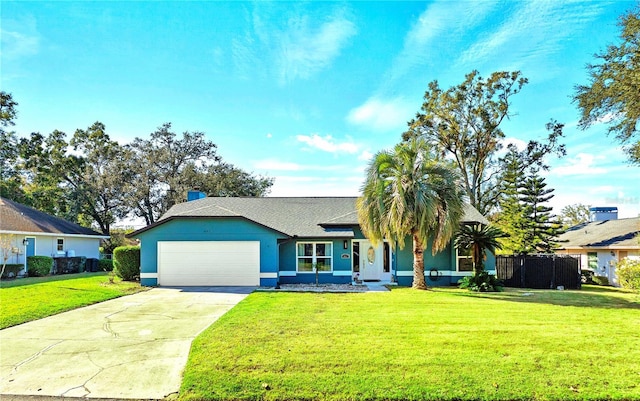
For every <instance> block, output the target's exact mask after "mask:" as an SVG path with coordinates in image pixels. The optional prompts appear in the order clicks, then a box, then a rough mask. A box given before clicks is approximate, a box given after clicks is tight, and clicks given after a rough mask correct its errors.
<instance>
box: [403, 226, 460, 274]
mask: <svg viewBox="0 0 640 401" xmlns="http://www.w3.org/2000/svg"><path fill="white" fill-rule="evenodd" d="M431 249H432V248H431V242H429V243H428V244H427V246H426V248H425V250H424V273H425V279H426V281H427V285H428V286H448V285H450V277H451V273H452V270H455V252H454V256H453V261H454V264H453V265H452V264H451V260H452V256H451V254H452V249H453V247H452V246H451V245H449V246H448V247H446V248H445V249H444V250H442V251H441V252H438V253H437V254H435V255H432V254H431ZM396 252H397V273H396V274H397V280H398V284H399V285H406V286H410V285H411V284H412V283H413V240H412V239H411V238H410V237H408V238H406V239H405V244H404V249H400V248H397V249H396ZM432 269H435V270H434V271H433V273H432V272H431V270H432Z"/></svg>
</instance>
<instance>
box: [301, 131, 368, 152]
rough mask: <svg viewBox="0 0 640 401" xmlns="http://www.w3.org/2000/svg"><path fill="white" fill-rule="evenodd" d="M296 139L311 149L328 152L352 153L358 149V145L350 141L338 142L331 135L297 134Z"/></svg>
mask: <svg viewBox="0 0 640 401" xmlns="http://www.w3.org/2000/svg"><path fill="white" fill-rule="evenodd" d="M296 140H297V141H298V142H302V143H304V144H306V145H307V146H309V147H310V148H311V149H317V150H322V151H325V152H329V153H349V154H353V153H357V152H358V150H359V146H358V145H356V144H355V143H353V142H352V141H344V142H338V141H336V140H335V139H334V138H333V137H332V136H331V135H325V136H320V135H318V134H313V135H297V136H296Z"/></svg>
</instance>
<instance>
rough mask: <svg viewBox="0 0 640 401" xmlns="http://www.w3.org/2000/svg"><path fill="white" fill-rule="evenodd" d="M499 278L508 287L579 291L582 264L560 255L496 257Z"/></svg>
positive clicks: (574, 259)
mask: <svg viewBox="0 0 640 401" xmlns="http://www.w3.org/2000/svg"><path fill="white" fill-rule="evenodd" d="M496 275H497V276H498V278H499V279H500V280H502V281H503V282H504V285H505V287H516V288H536V289H549V288H554V289H555V288H557V287H559V286H563V287H564V288H565V289H580V285H581V281H580V265H579V260H578V259H576V258H573V257H570V256H564V255H563V256H560V255H524V256H497V257H496Z"/></svg>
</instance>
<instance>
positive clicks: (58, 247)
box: [56, 238, 64, 252]
mask: <svg viewBox="0 0 640 401" xmlns="http://www.w3.org/2000/svg"><path fill="white" fill-rule="evenodd" d="M56 250H57V251H58V252H64V238H58V241H57V244H56Z"/></svg>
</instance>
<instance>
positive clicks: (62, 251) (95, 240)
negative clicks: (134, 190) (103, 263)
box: [0, 198, 109, 264]
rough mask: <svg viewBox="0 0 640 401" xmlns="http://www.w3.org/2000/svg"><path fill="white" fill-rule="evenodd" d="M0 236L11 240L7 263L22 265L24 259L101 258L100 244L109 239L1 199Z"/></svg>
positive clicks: (84, 228)
mask: <svg viewBox="0 0 640 401" xmlns="http://www.w3.org/2000/svg"><path fill="white" fill-rule="evenodd" d="M0 235H2V236H5V237H6V236H10V237H11V241H12V249H11V257H10V258H9V260H8V261H7V263H15V264H24V263H25V261H26V257H27V256H34V255H40V256H52V257H54V258H55V257H61V256H85V257H87V258H98V257H99V256H100V252H99V249H98V248H99V247H100V240H101V239H103V238H109V236H107V235H102V234H100V233H97V232H95V231H93V230H91V229H89V228H86V227H82V226H79V225H78V224H75V223H71V222H69V221H66V220H63V219H60V218H57V217H55V216H52V215H50V214H47V213H44V212H41V211H39V210H36V209H33V208H31V207H29V206H25V205H23V204H21V203H17V202H14V201H11V200H9V199H5V198H0Z"/></svg>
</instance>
